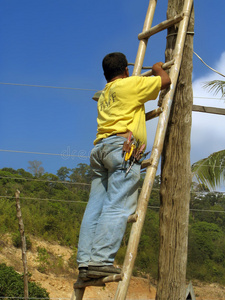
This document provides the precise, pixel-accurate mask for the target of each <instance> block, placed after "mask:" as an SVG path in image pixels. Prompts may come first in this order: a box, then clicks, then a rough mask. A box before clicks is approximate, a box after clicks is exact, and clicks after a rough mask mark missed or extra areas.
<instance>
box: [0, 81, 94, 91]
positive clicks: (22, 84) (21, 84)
mask: <svg viewBox="0 0 225 300" xmlns="http://www.w3.org/2000/svg"><path fill="white" fill-rule="evenodd" d="M0 84H4V85H16V86H28V87H37V88H48V89H63V90H77V91H92V92H97V91H98V90H95V89H82V88H72V87H63V86H50V85H36V84H26V83H11V82H0Z"/></svg>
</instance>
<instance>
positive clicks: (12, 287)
mask: <svg viewBox="0 0 225 300" xmlns="http://www.w3.org/2000/svg"><path fill="white" fill-rule="evenodd" d="M28 291H29V297H31V298H34V297H39V298H47V299H49V294H48V292H47V291H46V290H45V289H44V288H42V287H41V286H39V285H37V284H36V283H34V282H28ZM0 296H1V297H12V298H13V297H24V282H23V276H22V275H20V274H19V273H17V272H16V271H15V270H14V269H13V268H12V267H7V266H6V265H5V264H0Z"/></svg>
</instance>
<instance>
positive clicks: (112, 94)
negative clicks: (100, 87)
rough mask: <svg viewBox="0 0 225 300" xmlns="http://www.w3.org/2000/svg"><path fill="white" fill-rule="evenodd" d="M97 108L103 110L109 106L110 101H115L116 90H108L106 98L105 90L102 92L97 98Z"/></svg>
mask: <svg viewBox="0 0 225 300" xmlns="http://www.w3.org/2000/svg"><path fill="white" fill-rule="evenodd" d="M99 100H100V103H99V110H100V111H104V110H105V109H106V108H109V107H110V105H111V104H112V103H114V102H115V101H116V92H112V91H109V95H108V99H106V97H105V92H104V91H103V92H102V97H101V98H100V99H99Z"/></svg>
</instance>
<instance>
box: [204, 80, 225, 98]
mask: <svg viewBox="0 0 225 300" xmlns="http://www.w3.org/2000/svg"><path fill="white" fill-rule="evenodd" d="M203 87H204V88H208V89H209V91H213V90H214V91H215V94H218V93H219V92H220V91H221V93H222V96H221V98H225V81H222V80H212V81H209V82H206V83H205V85H204V86H203Z"/></svg>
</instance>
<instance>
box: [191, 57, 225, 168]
mask: <svg viewBox="0 0 225 300" xmlns="http://www.w3.org/2000/svg"><path fill="white" fill-rule="evenodd" d="M205 68H206V67H205ZM212 68H214V69H216V70H217V71H219V72H220V73H222V74H225V52H223V53H222V54H221V57H220V59H219V60H218V62H217V63H216V64H215V66H212ZM217 79H219V80H225V78H224V77H222V76H221V75H219V74H217V73H215V72H213V71H211V70H209V69H207V74H206V75H204V76H202V77H200V78H197V79H195V80H194V82H193V94H194V104H196V105H203V106H210V107H220V108H224V109H225V101H224V100H219V99H220V97H221V94H217V95H215V94H214V92H209V90H207V89H205V88H203V85H204V83H205V82H208V81H212V80H217ZM198 97H201V98H198ZM202 97H203V98H202ZM204 97H205V98H204ZM210 97H211V98H218V100H214V99H208V98H210ZM224 128H225V116H223V115H215V114H208V113H198V112H193V114H192V134H191V144H192V147H191V160H192V162H195V161H197V160H199V159H201V158H204V157H207V156H209V155H210V154H211V153H213V152H217V151H220V150H223V149H225V138H224Z"/></svg>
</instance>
